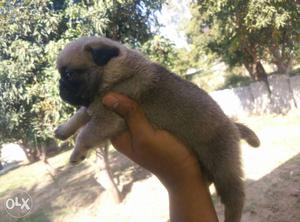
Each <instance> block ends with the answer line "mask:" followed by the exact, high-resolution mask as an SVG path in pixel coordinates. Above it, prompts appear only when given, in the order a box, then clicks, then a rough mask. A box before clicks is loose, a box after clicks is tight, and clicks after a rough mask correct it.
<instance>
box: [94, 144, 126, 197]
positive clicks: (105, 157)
mask: <svg viewBox="0 0 300 222" xmlns="http://www.w3.org/2000/svg"><path fill="white" fill-rule="evenodd" d="M108 147H109V146H108V145H105V146H104V147H102V148H98V149H97V151H96V154H97V158H98V160H99V165H100V170H102V172H100V176H99V180H98V182H99V183H100V184H101V186H102V187H104V188H105V189H106V190H108V191H109V192H110V193H111V194H112V196H113V198H114V201H115V202H116V203H121V202H122V199H123V198H122V194H121V192H120V190H119V188H118V186H117V184H116V182H115V181H114V177H113V173H112V170H111V168H110V163H109V153H108Z"/></svg>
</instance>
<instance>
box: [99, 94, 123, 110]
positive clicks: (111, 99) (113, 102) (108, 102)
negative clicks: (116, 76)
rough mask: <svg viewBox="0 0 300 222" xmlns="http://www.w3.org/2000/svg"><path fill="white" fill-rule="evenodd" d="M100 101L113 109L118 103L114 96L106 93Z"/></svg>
mask: <svg viewBox="0 0 300 222" xmlns="http://www.w3.org/2000/svg"><path fill="white" fill-rule="evenodd" d="M102 103H103V104H104V105H105V106H107V107H110V108H113V109H115V108H117V107H118V105H119V100H118V98H116V97H115V96H112V95H107V96H104V98H103V99H102Z"/></svg>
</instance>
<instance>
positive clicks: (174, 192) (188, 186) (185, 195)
mask: <svg viewBox="0 0 300 222" xmlns="http://www.w3.org/2000/svg"><path fill="white" fill-rule="evenodd" d="M102 102H103V104H104V105H105V106H106V107H108V108H109V109H111V110H113V111H114V112H116V113H117V114H119V115H120V116H122V117H123V118H124V119H125V121H126V123H127V125H128V131H126V132H124V133H122V134H120V135H118V136H117V137H115V138H113V139H112V140H111V142H112V144H113V146H114V147H115V148H116V149H117V150H118V151H120V152H121V153H123V154H125V155H126V156H127V157H129V158H130V159H132V160H133V161H134V162H136V163H137V164H139V165H140V166H142V167H144V168H145V169H147V170H149V171H150V172H152V173H153V174H154V175H156V176H157V177H158V178H159V180H160V181H161V182H162V184H163V185H164V186H165V187H166V189H167V191H168V193H169V206H170V222H183V221H184V222H201V221H205V222H213V221H218V219H217V216H216V212H215V209H214V207H213V204H212V201H211V197H210V194H209V190H208V185H207V183H206V181H205V179H204V178H203V175H202V172H201V169H200V167H199V164H198V161H197V159H196V156H195V155H194V153H193V152H192V151H191V149H188V148H187V147H186V146H185V145H184V144H183V143H182V142H181V141H179V140H178V139H177V138H175V137H174V136H173V135H172V134H170V133H168V132H167V131H164V130H160V129H156V128H155V127H153V126H152V125H151V123H149V121H148V120H147V118H146V116H145V114H144V112H143V110H142V109H141V108H140V107H139V106H138V104H137V103H136V102H134V101H133V100H131V99H129V98H128V97H126V96H123V95H121V94H117V93H114V92H110V93H108V94H106V95H105V96H104V98H103V100H102Z"/></svg>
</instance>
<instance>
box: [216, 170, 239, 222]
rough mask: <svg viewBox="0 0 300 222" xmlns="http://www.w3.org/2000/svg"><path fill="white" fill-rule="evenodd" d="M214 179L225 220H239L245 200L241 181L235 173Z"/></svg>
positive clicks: (233, 221) (235, 221) (236, 221)
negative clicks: (223, 209) (222, 205)
mask: <svg viewBox="0 0 300 222" xmlns="http://www.w3.org/2000/svg"><path fill="white" fill-rule="evenodd" d="M223 173H224V172H223ZM215 179H216V180H215V182H214V184H215V187H216V189H217V192H218V194H219V195H220V197H221V201H222V203H223V204H224V206H225V222H240V221H241V218H242V211H243V206H244V200H245V193H244V185H243V181H242V180H241V179H240V178H238V177H237V176H236V175H229V176H227V178H225V176H224V175H223V176H221V178H215Z"/></svg>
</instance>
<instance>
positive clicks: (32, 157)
mask: <svg viewBox="0 0 300 222" xmlns="http://www.w3.org/2000/svg"><path fill="white" fill-rule="evenodd" d="M20 146H21V148H22V149H23V150H24V153H25V155H26V157H27V159H28V161H29V162H30V163H34V162H36V161H38V160H40V158H39V151H38V150H37V148H35V147H34V148H30V147H29V143H28V142H27V141H22V142H21V144H20Z"/></svg>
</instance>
